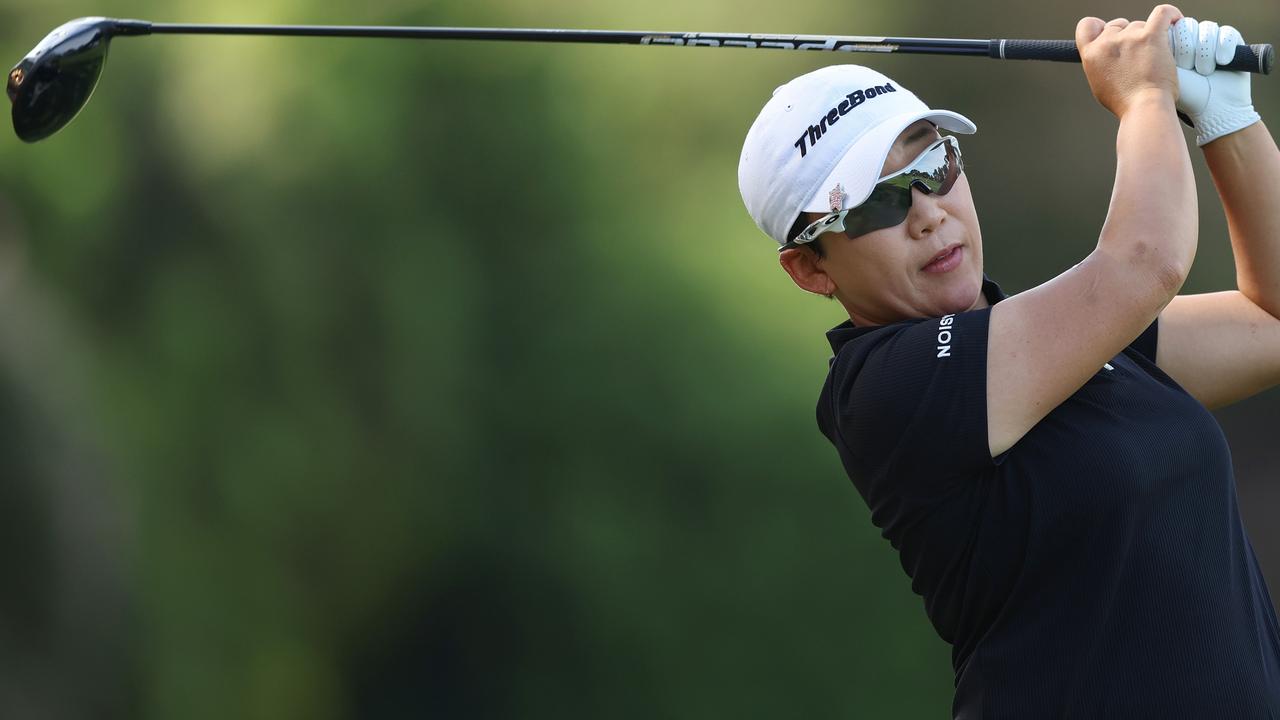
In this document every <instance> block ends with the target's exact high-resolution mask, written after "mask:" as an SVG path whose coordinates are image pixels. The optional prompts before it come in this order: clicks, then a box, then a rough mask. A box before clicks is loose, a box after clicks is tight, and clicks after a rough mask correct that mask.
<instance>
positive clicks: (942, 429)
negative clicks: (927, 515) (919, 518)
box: [832, 308, 992, 499]
mask: <svg viewBox="0 0 1280 720" xmlns="http://www.w3.org/2000/svg"><path fill="white" fill-rule="evenodd" d="M990 319H991V309H990V308H984V309H981V310H974V311H970V312H965V313H960V314H957V315H945V316H943V317H941V318H931V319H928V320H923V321H917V322H913V323H901V324H897V325H892V326H887V327H885V328H882V329H880V330H877V331H875V332H874V333H869V334H868V335H866V336H864V337H863V338H859V341H855V343H854V344H856V345H857V347H848V348H845V349H844V351H842V352H841V353H840V356H838V357H837V358H836V361H835V363H834V365H833V368H832V369H833V373H834V374H833V377H832V380H833V387H832V389H833V393H832V402H833V403H834V404H835V407H833V408H832V414H833V416H834V417H835V419H836V427H837V431H838V432H839V433H840V435H841V440H842V441H843V442H844V444H845V445H846V447H847V448H848V450H849V455H850V459H851V460H852V462H853V464H854V465H855V466H856V467H855V468H851V469H853V470H855V471H857V472H858V474H859V475H861V476H862V477H863V478H864V479H865V480H867V481H868V483H869V485H871V486H874V485H878V484H879V483H881V482H885V481H889V482H892V484H893V487H894V493H895V494H898V493H906V494H909V495H915V496H916V497H917V498H919V499H923V498H926V497H930V496H935V495H936V494H937V493H939V492H945V491H946V490H947V489H948V488H950V487H951V486H952V485H954V483H955V482H957V481H959V480H962V479H965V478H971V477H972V476H973V474H974V472H975V471H979V470H982V469H985V468H989V467H991V465H992V459H991V451H990V446H989V444H988V440H987V332H988V328H989V326H990ZM846 353H847V354H848V357H844V356H845V355H846ZM868 489H869V490H871V491H872V492H873V493H874V487H869V488H868Z"/></svg>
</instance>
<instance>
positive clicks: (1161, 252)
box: [1104, 240, 1194, 308]
mask: <svg viewBox="0 0 1280 720" xmlns="http://www.w3.org/2000/svg"><path fill="white" fill-rule="evenodd" d="M1104 254H1105V255H1109V256H1110V257H1111V258H1113V262H1111V263H1108V264H1109V266H1110V267H1112V268H1114V271H1116V272H1118V273H1119V274H1120V277H1118V278H1116V279H1117V280H1118V281H1119V282H1120V283H1122V285H1123V286H1124V287H1126V288H1127V289H1128V292H1126V293H1124V294H1126V295H1129V297H1130V298H1131V299H1132V300H1133V301H1136V302H1138V303H1139V304H1141V305H1148V304H1151V305H1154V306H1158V307H1160V308H1163V307H1164V306H1165V305H1166V304H1167V303H1168V302H1169V301H1170V300H1172V299H1173V298H1174V297H1176V296H1177V294H1178V292H1179V291H1181V290H1182V285H1183V284H1184V283H1185V282H1186V281H1187V276H1188V275H1189V274H1190V272H1191V263H1192V260H1194V255H1191V254H1189V253H1178V252H1175V251H1172V250H1171V249H1170V248H1168V247H1167V246H1161V245H1157V244H1153V243H1150V242H1146V241H1142V240H1139V241H1137V242H1134V243H1132V244H1131V245H1129V246H1128V247H1127V248H1124V249H1123V250H1122V251H1121V252H1119V253H1111V252H1106V251H1105V250H1104Z"/></svg>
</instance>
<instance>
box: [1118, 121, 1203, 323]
mask: <svg viewBox="0 0 1280 720" xmlns="http://www.w3.org/2000/svg"><path fill="white" fill-rule="evenodd" d="M1195 198H1196V187H1195V176H1194V174H1193V173H1192V171H1191V158H1190V156H1189V155H1188V153H1187V149H1186V143H1185V141H1184V140H1183V137H1182V130H1181V128H1180V127H1179V126H1178V120H1177V117H1176V115H1175V114H1174V111H1173V104H1172V100H1171V99H1168V98H1160V99H1153V100H1150V101H1148V102H1145V103H1143V104H1142V105H1140V106H1138V107H1135V108H1134V109H1133V110H1131V111H1130V112H1129V113H1127V114H1126V115H1125V116H1124V117H1122V118H1121V120H1120V131H1119V133H1118V134H1117V136H1116V181H1115V188H1114V190H1113V191H1112V195H1111V206H1110V208H1109V209H1108V211H1107V221H1106V224H1105V225H1104V226H1103V229H1102V236H1101V238H1100V239H1099V243H1098V247H1099V250H1101V251H1103V252H1105V253H1107V254H1108V255H1111V256H1113V257H1118V258H1123V259H1125V260H1126V261H1128V263H1129V264H1130V265H1131V266H1132V267H1133V270H1134V272H1135V273H1136V275H1135V280H1137V279H1139V278H1141V277H1147V278H1155V279H1156V280H1158V281H1159V282H1158V285H1157V288H1158V289H1159V290H1160V291H1161V292H1163V293H1166V294H1167V297H1165V298H1164V301H1166V302H1167V301H1168V299H1169V298H1172V297H1173V295H1174V294H1175V293H1176V292H1177V290H1178V287H1180V286H1181V284H1182V281H1183V280H1184V279H1185V278H1186V273H1187V272H1188V271H1189V270H1190V269H1191V263H1192V261H1193V260H1194V259H1195V251H1196V240H1197V237H1198V233H1197V229H1196V224H1197V218H1198V212H1199V211H1198V208H1197V205H1196V199H1195ZM1135 289H1137V288H1135Z"/></svg>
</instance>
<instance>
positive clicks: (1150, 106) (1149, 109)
mask: <svg viewBox="0 0 1280 720" xmlns="http://www.w3.org/2000/svg"><path fill="white" fill-rule="evenodd" d="M1175 104H1176V103H1175V101H1174V97H1173V94H1172V93H1170V92H1169V91H1168V90H1165V89H1164V88H1149V89H1146V90H1139V91H1138V92H1136V93H1134V94H1133V95H1131V96H1129V100H1128V102H1127V103H1126V104H1125V105H1124V107H1123V108H1122V109H1121V111H1120V112H1118V113H1116V116H1117V117H1119V118H1120V119H1122V120H1123V119H1124V118H1125V117H1127V116H1129V115H1131V114H1134V113H1139V114H1145V113H1157V114H1165V115H1168V116H1170V117H1173V116H1174V115H1175V112H1176V110H1175Z"/></svg>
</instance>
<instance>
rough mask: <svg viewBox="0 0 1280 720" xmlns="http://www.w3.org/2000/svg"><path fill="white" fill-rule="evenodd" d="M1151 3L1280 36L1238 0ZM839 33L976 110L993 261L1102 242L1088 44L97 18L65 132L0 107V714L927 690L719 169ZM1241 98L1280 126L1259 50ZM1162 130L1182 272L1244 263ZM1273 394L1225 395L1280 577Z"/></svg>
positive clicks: (422, 707)
mask: <svg viewBox="0 0 1280 720" xmlns="http://www.w3.org/2000/svg"><path fill="white" fill-rule="evenodd" d="M1182 9H1183V10H1184V12H1186V13H1187V14H1188V15H1191V16H1195V17H1201V18H1204V17H1208V18H1213V19H1220V20H1222V21H1225V22H1230V23H1231V24H1235V25H1236V26H1237V27H1239V28H1240V29H1241V30H1242V32H1243V34H1244V36H1245V38H1246V39H1248V40H1250V41H1252V42H1280V10H1277V8H1276V6H1275V5H1274V3H1258V2H1243V1H1241V0H1232V1H1230V2H1223V3H1216V4H1213V5H1208V4H1202V5H1200V6H1182ZM1149 11H1150V5H1144V4H1140V3H1134V2H1122V3H1115V2H1112V3H1105V4H1102V3H1095V4H1085V3H1064V4H1056V3H1055V4H1049V3H1045V4H1042V5H1035V4H1027V3H1022V2H1014V1H1013V0H995V1H992V2H987V3H984V4H982V5H980V6H974V5H972V4H961V3H920V2H903V3H836V2H829V1H823V0H814V1H813V2H807V3H799V4H796V3H780V4H774V5H755V4H746V5H744V4H742V3H735V2H727V1H723V0H715V1H713V2H704V3H699V4H696V5H690V4H688V3H683V2H676V1H674V0H655V1H653V2H649V3H635V4H629V5H623V4H600V3H571V2H545V1H540V2H532V1H529V0H519V1H516V0H513V1H511V2H487V1H485V0H477V1H474V2H466V3H463V2H443V3H441V2H437V3H430V2H405V1H402V0H373V1H372V2H368V3H363V4H352V5H350V6H343V5H333V4H327V3H322V2H319V0H257V1H255V2H249V1H248V0H223V1H222V2H219V3H216V4H209V3H203V2H194V1H192V0H174V1H171V2H153V1H148V0H135V1H132V2H130V1H123V0H122V1H118V2H106V3H102V2H99V3H89V2H84V1H82V0H74V1H73V0H45V1H44V2H41V3H39V4H32V3H18V2H16V1H15V0H0V51H2V55H3V57H7V58H9V62H10V63H16V62H17V61H18V60H19V59H20V58H21V57H22V56H23V55H24V54H25V53H26V52H27V51H28V50H29V49H30V48H31V47H32V46H33V45H34V44H35V43H36V42H37V41H39V40H40V39H41V38H42V37H44V35H45V34H46V33H48V32H49V31H50V30H51V29H53V28H54V27H55V26H57V25H59V24H61V23H62V22H64V21H66V20H69V19H71V18H74V17H79V16H85V15H109V16H123V17H142V18H146V19H149V20H154V21H166V22H244V23H254V22H256V23H268V22H280V23H316V24H325V23H332V24H342V23H351V24H423V25H475V26H516V27H574V28H615V29H654V30H717V31H741V32H779V33H784V32H796V33H804V32H812V33H848V34H865V35H918V36H935V37H981V38H986V37H1033V38H1070V37H1071V36H1072V32H1073V29H1074V25H1075V21H1076V20H1077V19H1078V18H1079V17H1081V16H1083V15H1086V14H1096V15H1101V16H1103V17H1104V18H1110V17H1115V16H1126V17H1145V16H1146V15H1147V14H1148V13H1149ZM841 61H853V62H861V63H865V64H870V65H872V66H873V67H876V68H877V69H879V70H881V71H883V72H886V73H888V74H889V75H891V76H893V77H895V78H897V79H899V80H900V81H901V82H902V84H904V85H906V86H907V87H909V88H911V89H912V90H914V91H915V92H917V93H918V94H919V95H920V96H921V97H922V98H924V99H925V100H926V101H927V102H929V103H931V104H933V105H934V106H935V107H945V108H951V109H954V110H957V111H960V112H962V113H965V114H967V115H968V116H969V117H971V118H972V119H974V120H975V121H976V122H977V124H978V125H979V128H980V130H979V133H978V134H977V135H976V136H974V137H972V138H966V139H965V140H964V143H965V153H966V155H965V158H966V166H967V168H966V169H967V172H968V173H969V175H970V182H971V184H972V186H973V192H974V195H975V198H976V202H977V205H978V208H979V213H980V217H981V218H982V222H983V231H984V232H983V235H984V242H985V245H986V256H987V270H988V272H989V273H990V274H991V275H992V276H993V277H995V278H996V279H998V280H999V281H1000V282H1001V283H1002V284H1003V285H1004V286H1005V289H1006V290H1009V291H1019V290H1022V289H1026V288H1028V287H1031V286H1034V285H1036V284H1038V283H1040V282H1042V281H1044V280H1046V279H1048V278H1050V277H1052V276H1053V275H1055V274H1057V273H1059V272H1061V271H1062V270H1064V269H1065V268H1067V267H1069V266H1070V265H1072V264H1073V263H1075V262H1076V261H1078V260H1079V259H1080V258H1082V257H1083V256H1084V255H1085V254H1087V253H1088V251H1089V250H1090V249H1091V248H1092V247H1093V243H1094V242H1095V239H1096V236H1097V233H1098V231H1099V229H1100V227H1101V224H1102V221H1103V218H1104V216H1105V213H1106V208H1107V201H1108V198H1109V195H1110V188H1111V180H1112V175H1113V172H1114V132H1115V122H1114V120H1113V119H1112V118H1111V116H1110V115H1109V114H1107V113H1106V112H1105V111H1104V110H1103V109H1102V108H1100V107H1099V106H1098V105H1097V104H1096V103H1095V102H1094V101H1093V100H1092V97H1091V95H1090V93H1089V91H1088V87H1087V85H1086V83H1085V81H1084V78H1083V75H1082V73H1081V72H1080V69H1079V66H1073V65H1060V64H1041V63H997V62H994V61H990V60H985V59H974V58H929V57H921V56H915V57H911V56H895V57H882V56H876V55H857V56H850V57H844V56H835V55H830V54H816V53H815V54H800V53H777V52H749V51H743V50H708V49H675V48H640V47H604V46H601V47H595V46H554V45H533V44H527V45H522V44H493V43H459V42H454V43H450V42H412V41H370V40H364V41H362V40H310V39H251V38H250V39H244V38H239V39H237V38H194V37H184V38H174V37H168V38H166V37H153V38H140V39H132V40H122V41H119V42H117V43H115V44H114V46H113V49H112V57H111V61H110V63H109V64H108V67H107V71H106V74H105V76H104V78H103V81H102V84H101V86H100V87H99V90H98V93H97V95H96V96H95V97H94V99H93V101H92V102H91V103H90V104H89V106H88V108H87V109H86V111H85V112H84V113H83V114H82V115H81V117H80V118H79V119H77V120H76V122H74V123H73V124H72V125H71V126H70V127H69V128H68V129H66V130H65V131H63V132H62V133H61V134H60V135H58V136H56V137H55V138H53V139H51V140H48V141H45V142H43V143H40V144H37V145H32V146H28V145H24V144H22V143H20V142H19V141H18V140H16V139H15V138H14V137H13V136H12V135H11V134H8V133H7V131H6V133H4V135H5V137H3V138H2V139H0V450H3V456H4V459H3V462H2V464H0V572H2V573H3V575H2V577H3V585H4V590H3V591H2V592H0V715H2V716H4V717H25V718H88V717H93V718H189V719H199V718H227V717H235V718H264V719H265V718H271V719H273V720H287V719H289V718H309V719H310V718H314V719H321V720H323V719H328V718H375V719H377V718H407V717H431V718H499V717H501V718H513V717H519V718H563V717H614V718H631V717H636V718H640V717H644V718H649V717H671V718H707V717H734V716H740V717H761V716H773V717H822V718H862V717H895V718H936V717H946V716H948V712H949V707H950V702H951V687H952V676H951V668H950V657H949V648H948V647H947V646H946V645H945V644H944V643H942V642H941V641H940V640H939V639H938V638H937V637H936V636H935V635H934V633H933V631H932V630H931V628H930V627H929V625H928V623H927V621H926V619H925V616H924V612H923V608H922V604H921V602H920V600H919V598H918V597H916V596H914V595H913V594H912V593H911V591H910V589H909V587H908V581H907V578H906V576H905V575H904V573H903V572H902V570H901V568H900V566H899V565H898V561H897V558H896V556H895V554H894V553H893V552H892V550H891V549H890V548H889V546H888V544H887V543H886V542H884V541H883V540H882V539H881V538H880V537H879V534H878V531H877V530H876V529H875V528H874V527H872V525H871V524H870V521H869V519H868V512H867V510H866V508H865V506H864V505H863V504H862V501H861V500H860V498H859V497H858V495H857V493H856V492H855V491H854V489H853V487H852V486H851V485H850V483H849V481H848V479H847V478H846V477H845V475H844V473H843V471H842V469H841V467H840V464H839V461H838V458H837V457H836V454H835V452H834V450H833V449H832V448H831V447H830V446H829V445H828V444H827V443H826V441H825V439H824V438H823V437H822V436H821V435H820V434H819V433H818V431H817V428H816V425H815V423H814V404H815V401H816V398H817V393H818V390H819V388H820V386H821V384H822V380H823V377H824V375H825V371H826V367H827V358H828V356H829V347H828V346H827V344H826V341H825V338H824V337H823V333H824V331H825V330H826V329H827V328H829V327H831V326H833V325H835V324H837V323H839V322H840V321H841V319H842V316H841V311H840V308H839V306H838V305H836V304H834V303H830V302H827V301H826V300H823V299H821V298H815V297H813V296H808V295H805V294H804V293H802V292H801V291H799V290H797V289H796V288H794V286H792V284H791V283H790V281H789V280H788V279H787V277H786V275H785V274H784V273H783V272H782V271H781V269H779V268H778V267H777V261H776V253H775V252H774V247H773V245H772V243H771V241H770V240H768V239H767V238H766V237H765V236H764V235H763V234H762V233H760V232H759V231H758V230H757V229H756V228H755V226H754V224H753V223H752V221H751V220H750V218H749V217H748V216H747V214H746V212H745V210H744V209H743V207H742V205H741V201H740V199H739V196H738V191H737V180H736V171H737V160H738V151H739V149H740V147H741V142H742V139H743V137H744V135H745V133H746V130H747V128H748V127H749V125H750V123H751V121H752V120H753V119H754V117H755V115H756V113H757V112H758V110H759V108H760V107H761V106H762V105H763V103H764V102H765V100H767V99H768V97H769V94H770V92H771V91H772V90H773V88H774V87H775V86H777V85H779V84H781V83H782V82H785V81H786V80H788V79H790V78H791V77H794V76H795V75H798V74H801V73H803V72H807V71H808V70H811V69H814V68H816V67H819V66H822V65H825V64H830V63H834V62H841ZM6 67H7V65H6ZM1254 100H1255V104H1256V106H1257V107H1258V109H1259V110H1260V112H1261V113H1262V114H1263V117H1264V118H1275V117H1277V115H1280V80H1278V79H1275V78H1265V79H1256V80H1255V81H1254ZM1276 127H1280V125H1276ZM1193 157H1194V159H1195V162H1196V166H1197V172H1198V174H1199V176H1198V177H1199V188H1200V197H1201V201H1202V207H1201V224H1202V227H1201V245H1200V251H1199V255H1198V259H1197V263H1196V266H1195V270H1194V272H1193V274H1192V276H1191V279H1190V281H1189V282H1188V285H1187V288H1186V291H1188V292H1203V291H1210V290H1217V289H1223V288H1227V287H1232V286H1233V282H1234V280H1233V278H1234V275H1233V270H1232V263H1231V256H1230V252H1229V247H1228V244H1227V236H1226V229H1225V222H1224V220H1223V217H1222V212H1221V210H1220V208H1219V206H1218V204H1217V202H1216V196H1215V195H1214V193H1213V187H1212V184H1211V182H1210V180H1209V177H1208V174H1207V172H1205V169H1204V163H1203V160H1202V158H1201V157H1200V155H1199V151H1197V150H1194V148H1193ZM1278 410H1280V395H1278V394H1277V392H1276V391H1273V392H1270V393H1267V394H1265V395H1263V396H1260V397H1258V398H1255V399H1252V400H1250V401H1248V402H1245V403H1242V404H1240V405H1238V406H1236V407H1234V408H1231V409H1228V410H1227V411H1224V412H1222V413H1220V414H1219V417H1220V418H1221V420H1222V422H1223V425H1224V427H1225V428H1226V430H1227V434H1228V437H1229V439H1230V441H1231V444H1232V448H1233V453H1234V456H1235V461H1236V465H1237V471H1238V478H1239V483H1240V489H1241V497H1242V505H1243V507H1244V512H1245V515H1246V522H1247V524H1248V525H1249V527H1250V532H1251V533H1252V536H1253V538H1254V542H1255V545H1256V546H1257V548H1258V551H1259V554H1260V556H1261V558H1262V562H1263V565H1264V569H1265V570H1266V571H1267V572H1268V573H1269V574H1270V576H1271V577H1272V579H1273V580H1272V582H1273V586H1274V584H1275V583H1277V582H1280V533H1277V531H1276V529H1275V527H1274V522H1273V521H1272V520H1271V518H1272V516H1274V512H1275V509H1276V508H1277V506H1278V504H1280V489H1278V487H1277V482H1276V481H1277V470H1276V462H1277V460H1278V459H1280V449H1278V448H1277V446H1276V443H1275V442H1274V439H1273V437H1274V431H1275V419H1276V417H1277V411H1278Z"/></svg>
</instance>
